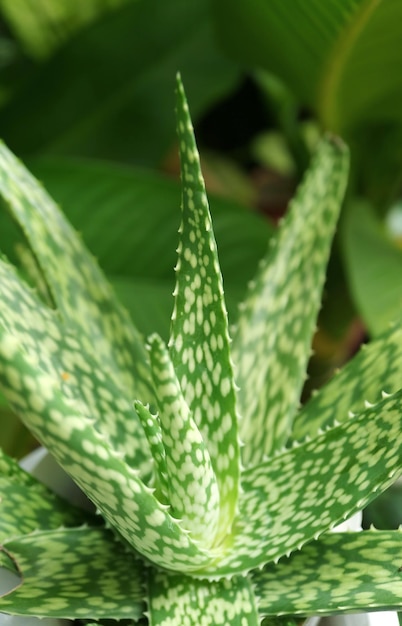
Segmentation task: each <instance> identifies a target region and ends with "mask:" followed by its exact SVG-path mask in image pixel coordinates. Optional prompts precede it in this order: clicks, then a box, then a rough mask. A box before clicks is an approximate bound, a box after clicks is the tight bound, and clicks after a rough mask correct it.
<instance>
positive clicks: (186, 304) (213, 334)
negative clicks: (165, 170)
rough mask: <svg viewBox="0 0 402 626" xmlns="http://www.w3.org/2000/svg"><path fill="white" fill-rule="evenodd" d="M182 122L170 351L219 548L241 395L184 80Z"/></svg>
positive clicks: (229, 518) (235, 472)
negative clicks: (197, 435) (213, 508)
mask: <svg viewBox="0 0 402 626" xmlns="http://www.w3.org/2000/svg"><path fill="white" fill-rule="evenodd" d="M177 120H178V124H177V126H178V136H179V142H180V162H181V177H182V190H183V191H182V223H181V226H180V243H179V248H178V253H179V258H178V263H177V267H176V271H177V283H176V289H175V308H174V312H173V316H172V328H171V337H170V342H169V348H170V354H171V358H172V361H173V364H174V367H175V370H176V373H177V377H178V380H179V383H180V387H181V389H182V392H183V396H184V399H185V400H186V402H187V404H188V406H189V407H190V409H191V411H192V414H193V416H194V421H195V423H196V424H197V426H198V428H199V430H200V432H201V435H202V437H203V440H204V442H205V445H206V447H207V449H208V452H209V455H210V458H211V463H212V467H213V469H214V472H215V475H216V479H217V483H218V487H219V495H220V520H219V529H218V534H217V539H216V541H217V542H219V541H220V540H221V539H223V538H224V536H225V535H227V534H228V532H230V529H231V525H232V522H233V519H234V516H235V513H236V507H237V498H238V491H239V477H240V464H239V442H238V437H237V412H236V395H235V384H234V377H233V368H232V362H231V358H230V349H229V332H228V317H227V312H226V307H225V300H224V295H223V282H222V275H221V272H220V267H219V261H218V254H217V248H216V242H215V238H214V234H213V230H212V223H211V216H210V213H209V208H208V200H207V196H206V192H205V186H204V181H203V177H202V174H201V167H200V162H199V156H198V150H197V146H196V142H195V138H194V132H193V128H192V124H191V119H190V114H189V111H188V106H187V102H186V98H185V95H184V90H183V87H182V85H181V82H180V79H178V81H177ZM207 506H208V505H207Z"/></svg>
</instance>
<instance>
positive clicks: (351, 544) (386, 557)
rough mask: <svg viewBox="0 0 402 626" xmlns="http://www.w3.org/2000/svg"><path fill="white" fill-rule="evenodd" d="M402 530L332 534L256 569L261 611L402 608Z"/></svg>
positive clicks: (342, 610) (339, 611)
mask: <svg viewBox="0 0 402 626" xmlns="http://www.w3.org/2000/svg"><path fill="white" fill-rule="evenodd" d="M401 554H402V532H401V531H376V530H370V531H363V532H359V533H328V534H326V535H324V536H323V537H321V538H320V539H319V540H318V541H313V542H311V543H310V544H308V545H307V546H304V548H303V550H302V551H301V552H300V553H296V554H293V555H292V556H291V557H290V558H289V559H284V560H282V561H280V562H279V563H278V564H276V565H269V566H267V567H265V568H264V569H263V570H261V571H257V570H256V571H254V572H253V573H252V576H251V578H252V581H253V584H254V590H255V594H256V596H257V598H258V606H259V611H260V615H261V616H264V615H272V616H274V615H281V614H283V613H289V614H292V615H306V614H309V615H311V614H320V613H321V614H325V613H331V614H332V613H346V612H349V611H356V612H357V611H362V612H363V611H364V612H366V611H367V610H371V611H373V610H384V611H391V610H392V609H395V610H399V609H400V607H401V597H402V571H401V562H402V561H401Z"/></svg>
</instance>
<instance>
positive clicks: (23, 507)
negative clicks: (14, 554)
mask: <svg viewBox="0 0 402 626" xmlns="http://www.w3.org/2000/svg"><path fill="white" fill-rule="evenodd" d="M90 519H91V516H90V515H89V514H88V513H85V512H84V511H81V510H78V509H76V508H75V507H73V506H72V505H70V504H68V503H67V502H66V501H65V500H63V499H62V498H60V497H58V496H56V495H55V494H54V493H53V492H51V491H50V490H49V489H47V487H45V486H44V485H42V484H41V483H40V482H38V481H37V480H35V479H34V478H32V476H30V475H29V474H27V473H26V472H25V471H24V470H23V469H21V468H20V467H19V466H18V465H17V463H16V462H15V461H13V459H10V458H9V457H7V456H6V455H4V454H3V453H2V452H1V451H0V541H3V540H4V539H5V538H10V537H15V536H18V535H23V534H25V533H29V532H32V531H34V530H39V529H48V528H57V527H58V526H62V525H63V526H76V525H77V524H82V523H83V521H84V520H87V521H88V520H90ZM96 523H97V524H98V523H99V522H98V520H96Z"/></svg>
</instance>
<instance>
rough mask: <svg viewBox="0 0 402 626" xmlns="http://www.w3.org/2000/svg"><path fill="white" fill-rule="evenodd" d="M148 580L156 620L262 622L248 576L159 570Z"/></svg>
mask: <svg viewBox="0 0 402 626" xmlns="http://www.w3.org/2000/svg"><path fill="white" fill-rule="evenodd" d="M148 584H149V592H150V598H151V600H150V604H149V614H150V621H151V623H152V624H160V625H163V626H167V625H168V624H214V626H226V625H228V624H239V625H240V624H241V625H243V624H244V625H246V624H247V626H258V625H259V624H260V618H259V614H258V609H257V605H256V598H255V595H254V591H253V588H252V583H251V581H250V580H248V579H247V578H243V577H233V578H231V579H230V580H229V579H224V580H221V581H218V582H209V581H206V580H192V579H188V578H186V577H185V576H178V575H172V574H168V573H165V572H159V571H157V570H155V571H152V572H150V578H149V583H148Z"/></svg>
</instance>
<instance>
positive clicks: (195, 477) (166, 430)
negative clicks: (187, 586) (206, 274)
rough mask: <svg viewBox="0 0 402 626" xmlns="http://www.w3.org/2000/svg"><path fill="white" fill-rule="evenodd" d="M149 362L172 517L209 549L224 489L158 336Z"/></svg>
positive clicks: (153, 341) (151, 343)
mask: <svg viewBox="0 0 402 626" xmlns="http://www.w3.org/2000/svg"><path fill="white" fill-rule="evenodd" d="M150 358H151V366H152V375H153V380H154V387H155V395H156V398H157V403H158V406H159V424H160V440H161V442H162V445H163V449H164V451H165V455H164V456H165V464H164V465H165V467H164V472H165V474H166V477H167V480H166V484H167V490H166V498H167V501H168V502H169V503H170V506H171V509H172V513H173V514H174V515H175V516H177V517H178V518H179V519H181V520H182V521H183V525H184V526H185V527H186V528H188V529H189V530H190V529H191V532H192V535H193V537H195V538H196V539H197V540H198V541H200V542H201V543H202V544H203V545H206V546H208V545H209V544H210V543H211V542H212V541H213V539H214V538H215V535H216V530H217V525H218V521H219V488H218V483H217V480H216V476H215V473H214V470H213V468H212V464H211V457H210V455H209V452H208V450H207V447H206V445H205V442H204V440H203V438H202V435H201V433H200V431H199V430H198V427H197V425H196V424H195V422H194V420H193V416H192V413H191V411H190V409H189V407H188V405H187V403H186V401H185V399H184V397H183V393H182V390H181V388H180V384H179V381H178V379H177V376H176V372H175V370H174V366H173V363H172V362H171V360H170V356H169V352H168V349H167V348H166V346H165V345H164V343H163V341H162V340H161V339H160V338H159V337H158V336H157V335H154V336H153V337H151V339H150ZM162 481H163V474H162V476H161V477H160V482H162Z"/></svg>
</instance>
